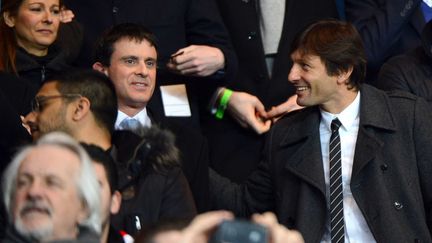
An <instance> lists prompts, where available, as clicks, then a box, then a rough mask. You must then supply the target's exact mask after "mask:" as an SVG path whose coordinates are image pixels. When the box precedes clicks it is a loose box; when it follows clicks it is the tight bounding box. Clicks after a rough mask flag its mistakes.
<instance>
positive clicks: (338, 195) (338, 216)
mask: <svg viewBox="0 0 432 243" xmlns="http://www.w3.org/2000/svg"><path fill="white" fill-rule="evenodd" d="M341 125H342V124H341V122H340V121H339V120H338V119H337V118H335V119H334V120H333V121H332V123H331V130H332V134H331V137H330V146H329V157H330V227H331V229H330V230H331V231H330V233H331V242H332V243H343V242H344V233H345V232H344V231H345V229H344V228H345V222H344V215H343V190H342V189H343V188H342V164H341V146H340V137H339V127H340V126H341Z"/></svg>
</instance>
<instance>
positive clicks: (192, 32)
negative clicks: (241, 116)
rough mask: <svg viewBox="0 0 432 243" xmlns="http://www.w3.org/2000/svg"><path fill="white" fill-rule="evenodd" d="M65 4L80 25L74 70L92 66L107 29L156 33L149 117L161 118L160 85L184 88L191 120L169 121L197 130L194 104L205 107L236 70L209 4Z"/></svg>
mask: <svg viewBox="0 0 432 243" xmlns="http://www.w3.org/2000/svg"><path fill="white" fill-rule="evenodd" d="M64 3H65V5H66V6H67V7H68V8H70V9H71V10H72V11H73V12H74V14H75V19H76V21H78V22H79V23H80V24H82V27H83V33H84V39H83V45H82V48H81V50H80V55H79V57H78V59H77V60H76V64H77V65H79V66H82V67H90V66H91V65H92V64H93V62H94V60H92V58H91V56H92V55H91V54H92V53H93V50H94V45H95V43H96V41H97V39H98V38H99V37H100V36H101V35H102V34H103V33H104V31H106V30H107V29H109V28H110V27H112V26H115V25H117V24H121V23H138V24H142V25H144V26H146V27H147V28H149V29H150V31H152V32H153V33H154V34H155V35H156V37H157V38H158V41H159V59H158V67H159V68H160V70H159V72H158V74H157V75H158V84H157V88H156V89H155V94H154V98H153V99H152V100H151V102H150V104H149V105H150V106H152V108H153V112H154V113H156V112H157V113H158V114H159V115H161V116H164V115H165V113H166V110H165V113H164V107H163V105H162V100H161V89H160V87H161V86H165V85H173V84H185V85H186V90H187V96H188V98H189V104H190V108H191V114H192V117H183V116H177V115H175V114H174V115H173V116H167V118H168V119H172V120H175V121H177V122H182V123H183V124H185V125H188V126H191V127H193V128H195V129H199V127H200V125H199V119H198V118H199V115H202V114H198V108H199V107H198V106H202V107H203V108H206V107H207V102H208V99H209V97H210V96H211V93H212V92H213V91H214V90H215V89H216V87H217V86H218V85H223V84H224V83H225V81H226V80H230V79H231V78H232V75H233V73H234V72H235V70H236V69H237V60H236V57H235V54H234V52H233V50H232V46H231V44H230V42H229V37H228V34H227V32H226V29H225V27H224V25H223V23H222V21H221V18H220V16H219V13H218V11H217V7H216V5H215V3H214V0H158V1H152V0H115V1H103V0H66V1H65V2H64ZM95 14H97V16H98V18H95V17H94V16H95ZM173 55H175V57H172V56H173ZM168 63H169V65H167V64H168Z"/></svg>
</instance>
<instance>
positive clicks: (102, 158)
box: [81, 143, 118, 194]
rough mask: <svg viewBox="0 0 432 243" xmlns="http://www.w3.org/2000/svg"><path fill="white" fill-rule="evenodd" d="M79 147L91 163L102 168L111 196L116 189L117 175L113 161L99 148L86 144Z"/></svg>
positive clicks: (107, 153)
mask: <svg viewBox="0 0 432 243" xmlns="http://www.w3.org/2000/svg"><path fill="white" fill-rule="evenodd" d="M81 146H82V147H83V148H84V149H85V151H86V152H87V153H88V155H89V156H90V158H91V159H92V160H93V162H95V163H98V164H101V165H102V166H103V167H104V170H105V174H106V176H107V179H108V183H109V187H110V190H111V194H113V193H114V192H115V191H116V190H117V189H118V175H117V168H116V165H115V163H114V159H113V158H112V157H111V155H110V154H109V152H107V151H104V150H103V149H102V148H101V147H99V146H96V145H93V144H86V143H81Z"/></svg>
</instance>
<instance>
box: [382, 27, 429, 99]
mask: <svg viewBox="0 0 432 243" xmlns="http://www.w3.org/2000/svg"><path fill="white" fill-rule="evenodd" d="M431 45H432V22H429V23H428V24H427V25H426V26H425V28H424V29H423V32H422V46H419V47H417V48H416V49H415V50H413V51H411V52H409V53H407V54H403V55H400V56H396V57H394V58H392V59H390V60H389V61H388V62H386V63H385V64H384V65H383V66H382V68H381V71H380V74H379V78H378V81H377V87H378V88H381V89H384V90H403V91H407V92H410V93H413V94H415V95H417V96H420V97H423V98H425V99H426V100H427V101H428V102H429V103H431V104H432V50H431Z"/></svg>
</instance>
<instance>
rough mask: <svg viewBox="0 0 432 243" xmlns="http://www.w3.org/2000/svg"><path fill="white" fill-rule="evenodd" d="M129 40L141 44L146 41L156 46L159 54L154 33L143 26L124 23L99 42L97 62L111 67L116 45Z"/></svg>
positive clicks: (106, 34) (96, 52) (108, 32)
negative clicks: (124, 39)
mask: <svg viewBox="0 0 432 243" xmlns="http://www.w3.org/2000/svg"><path fill="white" fill-rule="evenodd" d="M123 38H127V39H129V40H135V41H136V42H139V43H141V42H142V41H144V40H146V41H148V42H149V43H150V45H152V46H154V47H155V49H156V52H157V49H158V48H157V40H156V37H155V36H154V35H153V33H152V32H151V31H150V30H148V29H147V28H146V27H144V26H143V25H141V24H135V23H123V24H119V25H116V26H114V27H112V28H111V29H109V30H108V31H107V32H105V33H104V35H103V36H102V37H101V38H100V39H99V41H98V42H97V46H96V50H95V55H94V57H95V60H94V61H95V62H100V63H102V65H104V66H107V67H108V66H110V64H111V55H112V54H113V52H114V44H115V43H116V42H118V41H119V40H121V39H123Z"/></svg>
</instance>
